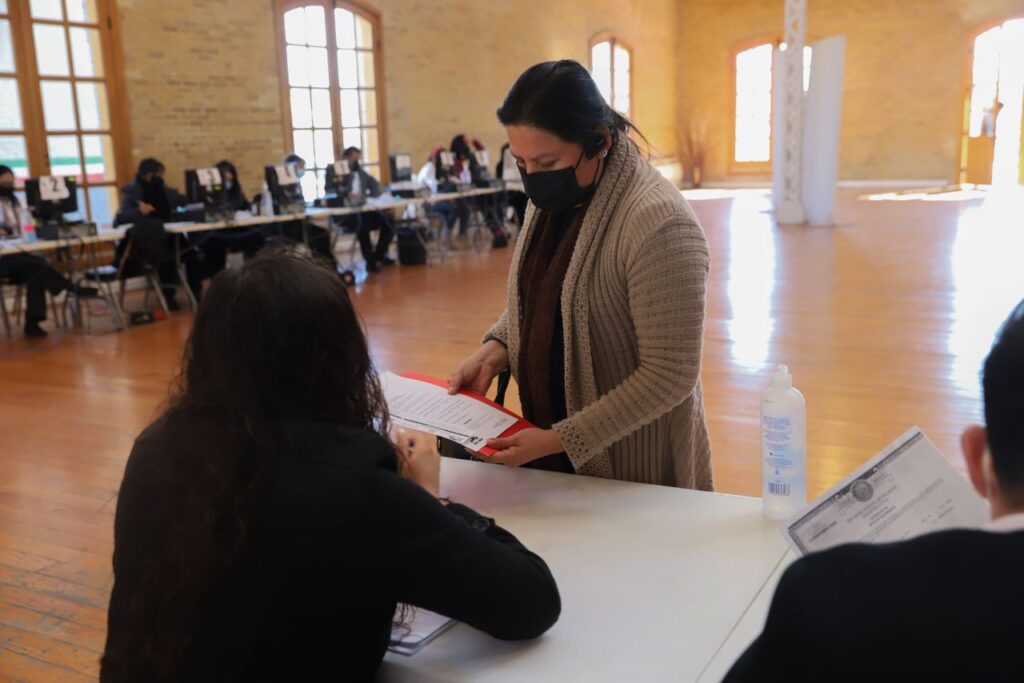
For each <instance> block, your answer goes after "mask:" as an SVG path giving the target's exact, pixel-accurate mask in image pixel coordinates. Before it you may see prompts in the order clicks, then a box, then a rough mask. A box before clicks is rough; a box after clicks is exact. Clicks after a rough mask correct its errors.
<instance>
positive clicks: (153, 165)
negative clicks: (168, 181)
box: [135, 157, 164, 179]
mask: <svg viewBox="0 0 1024 683" xmlns="http://www.w3.org/2000/svg"><path fill="white" fill-rule="evenodd" d="M163 172H164V165H163V162H161V161H160V160H159V159H154V158H153V157H146V158H145V159H143V160H142V161H140V162H139V169H138V170H137V171H136V172H135V177H136V178H140V179H141V178H142V177H143V176H147V175H149V174H150V173H163Z"/></svg>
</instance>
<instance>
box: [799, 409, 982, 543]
mask: <svg viewBox="0 0 1024 683" xmlns="http://www.w3.org/2000/svg"><path fill="white" fill-rule="evenodd" d="M988 520H989V506H988V503H987V502H986V501H985V499H983V498H982V497H981V496H979V495H978V494H977V492H975V490H974V488H973V487H972V486H971V485H970V483H968V481H967V480H966V479H965V478H964V477H963V476H962V475H961V474H960V473H959V472H957V471H956V470H955V469H953V466H952V465H950V464H949V462H948V461H947V460H946V458H944V457H943V456H942V453H941V452H939V449H938V448H937V447H936V446H935V444H934V443H932V442H931V440H930V439H929V438H928V437H927V436H925V435H924V432H922V431H921V430H920V429H919V428H917V427H914V428H913V429H911V430H910V431H908V432H907V433H906V434H904V435H903V436H901V437H900V438H899V439H897V440H896V441H894V442H893V443H892V444H890V445H889V446H888V447H887V448H886V449H885V450H883V451H882V452H881V453H879V454H878V455H876V456H875V457H873V458H872V459H871V460H869V461H868V462H867V463H866V464H864V465H863V466H862V467H860V468H859V469H858V470H857V471H855V472H854V473H853V474H851V475H850V476H848V477H847V478H846V479H844V480H843V481H841V482H839V483H838V484H836V485H835V486H833V487H832V488H831V489H829V490H828V491H827V492H825V494H824V495H822V496H821V497H820V498H818V499H817V500H815V501H814V502H813V503H811V504H810V505H808V506H807V507H806V508H804V509H803V510H802V511H800V512H799V513H798V514H797V515H796V516H794V517H793V518H792V519H790V520H789V521H788V522H786V524H785V525H784V526H783V527H782V534H783V536H784V537H785V538H786V541H787V542H788V543H789V544H790V546H791V547H792V548H793V550H795V551H796V552H797V553H798V554H799V555H806V554H807V553H810V552H816V551H819V550H825V549H826V548H831V547H833V546H836V545H840V544H842V543H886V542H890V541H902V540H905V539H908V538H913V537H915V536H920V535H921V534H926V533H929V532H932V531H941V530H943V529H953V528H975V529H976V528H979V527H981V526H984V525H985V524H986V523H987V522H988Z"/></svg>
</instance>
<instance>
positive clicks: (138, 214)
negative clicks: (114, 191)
mask: <svg viewBox="0 0 1024 683" xmlns="http://www.w3.org/2000/svg"><path fill="white" fill-rule="evenodd" d="M164 172H165V168H164V165H163V163H162V162H160V161H159V160H158V159H153V158H151V157H150V158H146V159H143V160H142V161H140V162H139V167H138V170H137V171H136V172H135V178H134V179H133V180H132V182H130V183H128V184H127V185H125V186H124V187H122V188H121V206H120V208H119V209H118V211H117V216H116V217H115V218H114V223H115V224H117V225H122V224H125V223H134V222H136V221H138V220H139V219H140V218H142V217H148V218H157V219H159V220H161V221H164V222H168V221H170V220H172V217H173V216H174V212H175V210H176V209H177V208H178V207H179V206H184V205H185V197H184V196H183V195H182V194H181V193H180V192H178V191H177V190H176V189H174V188H173V187H169V186H168V185H167V184H165V183H164ZM129 230H130V228H129ZM194 238H196V239H198V236H194ZM175 239H177V240H178V243H179V246H180V247H181V260H182V264H183V265H184V266H185V279H186V280H187V284H188V287H189V288H190V289H191V290H192V294H193V295H194V296H195V297H196V299H197V300H198V299H200V298H201V297H202V295H203V277H204V275H205V271H204V267H203V262H202V258H201V254H200V252H199V250H198V249H196V248H195V246H194V245H193V244H192V242H191V241H190V239H189V238H186V237H185V236H182V235H178V236H175V235H168V236H167V242H168V246H167V248H168V251H169V252H170V253H171V254H173V253H174V240H175ZM127 247H128V240H126V239H125V240H121V241H120V242H119V243H118V244H117V247H116V248H115V250H114V265H115V266H116V265H118V264H120V263H121V258H122V257H123V256H124V252H125V250H126V249H127ZM179 280H180V279H179V277H178V271H177V267H176V265H175V262H174V260H173V259H168V260H167V261H165V262H164V263H162V264H161V266H160V283H161V285H162V289H163V292H164V299H165V300H166V301H167V306H168V307H169V308H170V309H171V310H178V308H179V305H178V300H177V284H178V282H179Z"/></svg>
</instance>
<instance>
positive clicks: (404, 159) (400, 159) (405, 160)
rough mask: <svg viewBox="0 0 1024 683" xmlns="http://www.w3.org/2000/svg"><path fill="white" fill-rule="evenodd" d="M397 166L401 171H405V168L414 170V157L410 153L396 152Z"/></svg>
mask: <svg viewBox="0 0 1024 683" xmlns="http://www.w3.org/2000/svg"><path fill="white" fill-rule="evenodd" d="M395 168H396V169H398V170H399V171H404V170H405V169H409V170H412V157H411V156H409V155H408V154H396V155H395Z"/></svg>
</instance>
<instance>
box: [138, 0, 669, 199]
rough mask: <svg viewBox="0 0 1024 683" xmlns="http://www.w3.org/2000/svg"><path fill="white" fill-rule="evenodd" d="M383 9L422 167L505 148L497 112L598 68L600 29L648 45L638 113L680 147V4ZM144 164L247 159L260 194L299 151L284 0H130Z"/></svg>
mask: <svg viewBox="0 0 1024 683" xmlns="http://www.w3.org/2000/svg"><path fill="white" fill-rule="evenodd" d="M368 4H370V5H371V6H372V7H374V8H375V9H377V10H378V11H379V12H380V14H381V20H382V38H383V47H384V66H385V81H386V90H385V95H386V98H387V109H388V111H387V122H388V135H389V143H390V148H391V151H407V152H410V153H412V154H413V155H414V158H415V160H416V164H415V165H416V166H417V167H418V165H419V163H421V161H422V160H423V159H425V158H426V156H427V154H428V152H429V150H430V148H431V147H432V146H433V145H435V144H446V145H447V144H448V142H449V141H450V140H451V138H452V136H453V135H455V134H457V133H462V132H465V133H469V134H472V135H475V136H477V137H479V138H481V139H482V140H483V141H484V143H485V144H486V145H487V146H488V147H489V148H490V149H491V150H492V154H496V153H497V151H498V149H500V145H501V144H502V143H503V142H504V139H503V135H502V130H501V128H500V126H499V125H498V123H497V121H496V119H495V116H494V110H495V109H496V108H497V107H498V105H499V104H500V103H501V100H502V98H503V97H504V95H505V93H506V91H507V90H508V88H509V86H511V84H512V82H513V80H514V79H515V77H516V76H518V74H519V73H520V72H521V71H522V70H523V69H525V68H526V67H528V66H530V65H531V64H534V63H536V62H539V61H543V60H548V59H557V58H563V57H568V58H574V59H578V60H580V61H582V62H583V63H584V64H587V63H588V57H589V43H590V38H591V36H593V35H595V34H597V33H599V32H602V31H609V30H614V31H615V32H616V33H617V34H618V35H620V36H621V37H622V38H623V39H624V40H626V41H627V42H628V43H630V44H631V45H632V46H633V47H634V63H635V68H636V74H635V76H634V88H635V93H636V94H635V96H634V108H635V113H634V118H635V119H636V121H637V123H638V124H639V125H640V127H641V128H642V130H643V131H644V133H645V134H646V135H647V136H648V138H649V139H650V140H651V142H652V143H653V144H654V146H655V147H656V148H657V150H658V151H660V152H662V153H668V154H673V153H674V152H675V149H676V147H677V144H678V143H677V140H676V136H675V125H676V122H677V117H676V111H675V100H676V93H675V83H676V81H675V76H674V71H675V42H674V40H675V39H674V36H675V34H676V24H675V21H676V15H677V12H676V0H587V1H584V0H520V1H516V2H511V1H508V2H506V1H504V0H501V1H497V0H435V1H432V2H411V1H410V0H374V2H372V3H368ZM118 8H119V10H120V13H121V23H122V40H123V46H124V56H125V64H126V67H125V72H126V73H125V78H126V84H127V93H128V102H129V110H130V116H131V125H132V156H133V159H134V161H135V162H138V160H139V159H140V158H142V157H144V156H147V155H155V156H158V157H159V158H160V159H161V160H163V161H164V162H165V163H166V164H167V167H168V175H169V177H170V178H171V179H172V180H173V181H174V182H176V183H179V184H180V183H181V177H182V173H183V172H184V170H185V169H186V168H190V167H195V166H197V165H206V164H211V163H213V162H215V161H217V160H219V159H220V158H221V157H228V158H230V159H232V160H233V161H235V162H236V164H237V165H238V168H239V173H240V174H241V176H242V181H243V183H244V185H245V187H246V189H247V191H249V192H251V191H254V190H256V189H258V188H259V186H260V185H261V184H262V183H261V180H260V175H261V172H262V168H263V165H264V164H266V163H267V162H268V161H270V160H273V159H276V158H278V157H279V156H280V155H281V154H282V153H283V152H285V151H286V150H285V145H286V143H285V141H284V139H283V136H284V133H283V127H282V121H281V116H282V113H281V105H280V102H279V100H280V94H279V93H280V91H279V84H278V65H277V59H278V52H277V46H276V40H277V38H276V36H277V33H276V28H275V18H274V14H273V3H272V2H271V0H179V1H178V2H173V3H169V2H164V1H162V0H118Z"/></svg>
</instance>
